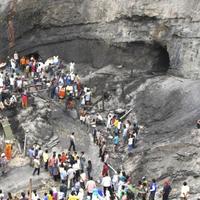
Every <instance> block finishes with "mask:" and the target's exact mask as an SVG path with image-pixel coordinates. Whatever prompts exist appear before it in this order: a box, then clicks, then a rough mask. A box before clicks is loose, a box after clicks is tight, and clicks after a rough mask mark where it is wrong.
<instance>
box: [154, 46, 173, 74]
mask: <svg viewBox="0 0 200 200" xmlns="http://www.w3.org/2000/svg"><path fill="white" fill-rule="evenodd" d="M153 49H154V51H156V52H157V58H156V59H155V62H154V63H153V66H152V72H162V73H166V72H167V71H168V69H169V67H170V59H169V53H168V51H167V47H166V46H161V45H160V44H159V43H155V44H154V45H153Z"/></svg>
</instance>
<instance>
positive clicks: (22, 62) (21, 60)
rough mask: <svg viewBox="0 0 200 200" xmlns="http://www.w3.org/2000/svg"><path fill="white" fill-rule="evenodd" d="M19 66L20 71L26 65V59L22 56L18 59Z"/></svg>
mask: <svg viewBox="0 0 200 200" xmlns="http://www.w3.org/2000/svg"><path fill="white" fill-rule="evenodd" d="M20 67H21V69H22V71H24V69H25V67H26V59H25V57H24V56H23V57H22V58H21V59H20Z"/></svg>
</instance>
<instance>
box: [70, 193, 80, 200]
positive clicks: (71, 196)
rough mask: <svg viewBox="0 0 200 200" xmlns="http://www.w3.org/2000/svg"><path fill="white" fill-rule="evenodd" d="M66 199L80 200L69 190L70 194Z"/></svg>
mask: <svg viewBox="0 0 200 200" xmlns="http://www.w3.org/2000/svg"><path fill="white" fill-rule="evenodd" d="M68 200H80V199H79V197H78V196H77V195H76V194H75V192H74V191H72V192H71V195H69V198H68Z"/></svg>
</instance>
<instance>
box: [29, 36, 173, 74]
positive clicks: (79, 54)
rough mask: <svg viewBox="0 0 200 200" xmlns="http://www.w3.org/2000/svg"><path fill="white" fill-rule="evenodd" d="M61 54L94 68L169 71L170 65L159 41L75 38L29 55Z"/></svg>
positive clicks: (166, 53) (37, 57)
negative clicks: (116, 67)
mask: <svg viewBox="0 0 200 200" xmlns="http://www.w3.org/2000/svg"><path fill="white" fill-rule="evenodd" d="M52 55H59V57H60V58H62V59H63V60H64V61H65V62H71V61H74V62H75V63H79V64H81V63H84V64H89V65H91V66H92V67H93V68H102V67H104V66H107V65H110V64H111V65H122V66H124V67H125V68H126V69H127V70H128V71H131V70H136V71H140V72H156V73H166V72H167V71H168V69H169V66H170V59H169V54H168V51H167V48H166V47H165V46H162V45H161V44H160V43H158V42H153V43H147V42H146V41H131V42H120V43H111V44H108V43H107V42H105V41H104V40H101V39H99V40H97V39H80V38H79V39H74V40H70V41H65V42H62V43H52V44H48V45H45V46H40V47H38V48H37V49H35V51H34V50H33V51H32V53H30V52H27V56H28V57H31V56H34V57H35V58H36V59H40V60H42V61H44V60H45V59H47V58H49V57H51V56H52Z"/></svg>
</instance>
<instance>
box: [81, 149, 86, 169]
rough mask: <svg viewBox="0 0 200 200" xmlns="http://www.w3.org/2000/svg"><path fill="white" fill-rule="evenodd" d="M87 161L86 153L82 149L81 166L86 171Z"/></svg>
mask: <svg viewBox="0 0 200 200" xmlns="http://www.w3.org/2000/svg"><path fill="white" fill-rule="evenodd" d="M85 161H86V159H85V153H84V152H83V151H82V152H81V156H80V168H81V170H82V171H84V169H85Z"/></svg>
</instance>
